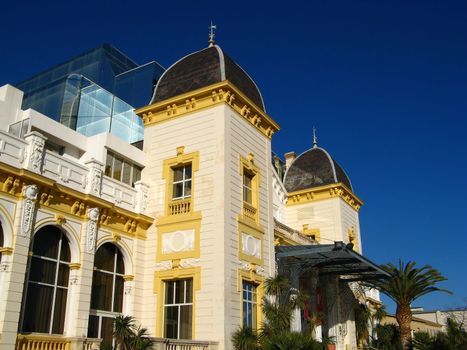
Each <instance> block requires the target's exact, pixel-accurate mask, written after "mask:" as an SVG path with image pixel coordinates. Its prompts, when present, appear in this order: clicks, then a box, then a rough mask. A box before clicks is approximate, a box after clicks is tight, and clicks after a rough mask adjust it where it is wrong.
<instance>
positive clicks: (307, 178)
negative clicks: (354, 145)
mask: <svg viewBox="0 0 467 350" xmlns="http://www.w3.org/2000/svg"><path fill="white" fill-rule="evenodd" d="M338 182H342V183H343V184H344V185H345V186H347V187H348V188H349V189H350V190H351V191H353V189H352V185H351V183H350V179H349V177H348V176H347V174H346V173H345V171H344V169H342V168H341V166H340V165H339V164H337V162H336V161H335V160H334V159H332V157H331V156H330V155H329V153H328V152H327V151H326V150H325V149H323V148H321V147H317V146H316V147H313V148H311V149H309V150H308V151H305V152H303V153H302V154H300V155H299V156H298V157H297V158H296V159H295V160H294V161H293V162H292V164H291V165H290V167H289V168H288V169H287V171H286V173H285V176H284V187H285V189H286V190H287V191H288V192H295V191H301V190H306V189H310V188H313V187H318V186H324V185H331V184H335V183H338Z"/></svg>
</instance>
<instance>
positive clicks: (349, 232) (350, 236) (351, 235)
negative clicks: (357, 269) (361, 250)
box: [347, 226, 358, 252]
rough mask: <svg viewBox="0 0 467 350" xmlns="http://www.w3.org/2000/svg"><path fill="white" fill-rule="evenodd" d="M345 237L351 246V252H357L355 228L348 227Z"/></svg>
mask: <svg viewBox="0 0 467 350" xmlns="http://www.w3.org/2000/svg"><path fill="white" fill-rule="evenodd" d="M347 236H348V239H349V243H351V244H353V248H352V249H353V250H355V251H356V252H358V241H357V235H356V234H355V227H353V226H350V227H349V228H348V230H347Z"/></svg>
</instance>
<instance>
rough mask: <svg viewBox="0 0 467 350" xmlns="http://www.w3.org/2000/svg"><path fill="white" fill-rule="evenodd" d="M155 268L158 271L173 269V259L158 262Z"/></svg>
mask: <svg viewBox="0 0 467 350" xmlns="http://www.w3.org/2000/svg"><path fill="white" fill-rule="evenodd" d="M154 270H156V271H166V270H172V261H171V260H167V261H162V262H159V263H156V265H155V266H154Z"/></svg>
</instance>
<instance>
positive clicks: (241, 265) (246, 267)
mask: <svg viewBox="0 0 467 350" xmlns="http://www.w3.org/2000/svg"><path fill="white" fill-rule="evenodd" d="M238 267H239V269H240V270H243V271H246V272H250V271H252V270H253V266H251V264H250V263H249V262H246V261H239V262H238Z"/></svg>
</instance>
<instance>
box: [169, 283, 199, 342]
mask: <svg viewBox="0 0 467 350" xmlns="http://www.w3.org/2000/svg"><path fill="white" fill-rule="evenodd" d="M187 281H191V302H187V301H186V297H187V293H186V292H187V285H186V284H187V283H186V282H187ZM177 282H183V300H184V302H183V303H176V302H175V298H176V293H175V290H176V283H177ZM169 283H173V284H174V293H173V300H172V301H173V303H172V304H166V294H167V289H168V284H169ZM193 293H194V290H193V278H184V279H178V280H169V281H164V299H163V300H164V314H163V317H162V320H163V324H162V329H163V334H164V337H167V329H166V318H165V316H166V309H167V308H168V307H174V306H176V307H177V316H178V319H177V338H176V339H180V314H181V307H182V306H191V312H192V315H193V311H194V310H193V299H194V294H193ZM190 322H191V328H192V329H193V320H190Z"/></svg>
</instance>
